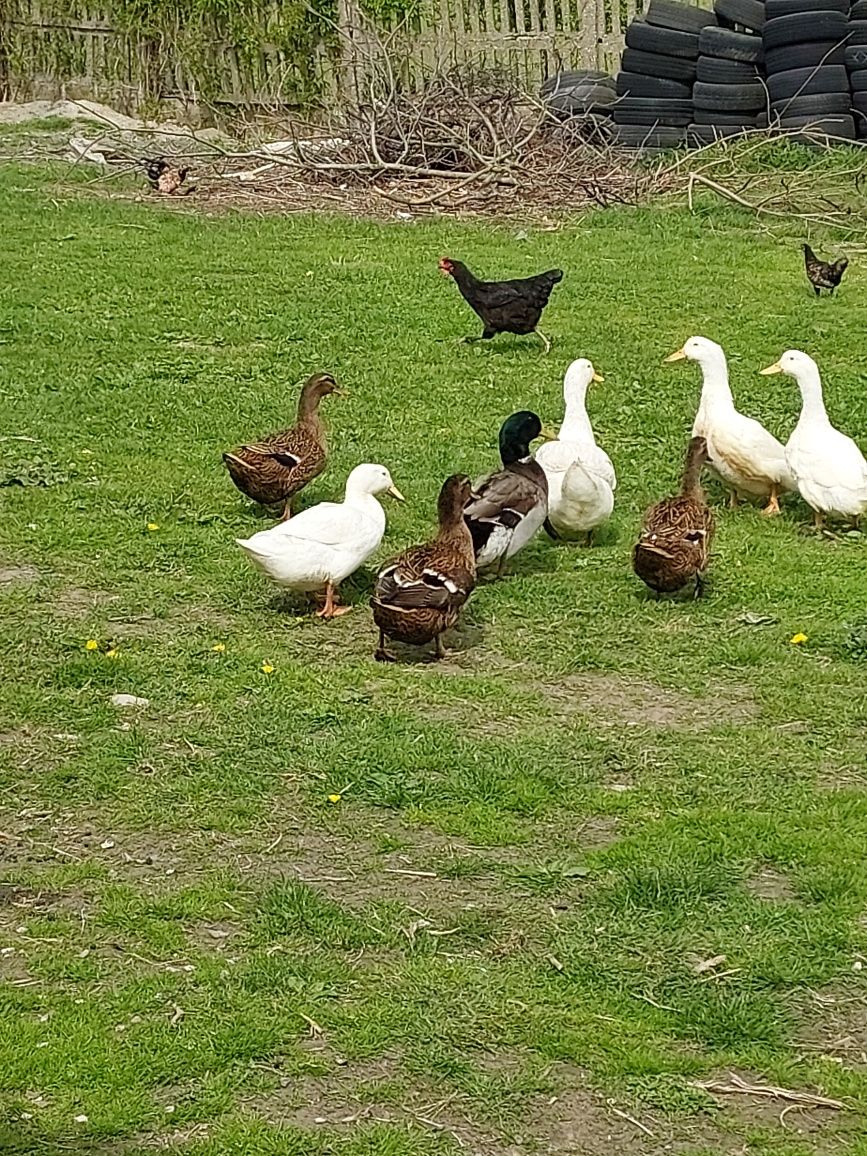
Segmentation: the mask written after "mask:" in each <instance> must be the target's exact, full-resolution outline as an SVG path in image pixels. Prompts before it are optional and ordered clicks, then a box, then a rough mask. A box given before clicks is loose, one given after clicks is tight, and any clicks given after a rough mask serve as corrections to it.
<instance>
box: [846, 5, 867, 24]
mask: <svg viewBox="0 0 867 1156" xmlns="http://www.w3.org/2000/svg"><path fill="white" fill-rule="evenodd" d="M849 19H850V20H867V0H855V3H854V4H853V5H852V7H851V8H850V9H849Z"/></svg>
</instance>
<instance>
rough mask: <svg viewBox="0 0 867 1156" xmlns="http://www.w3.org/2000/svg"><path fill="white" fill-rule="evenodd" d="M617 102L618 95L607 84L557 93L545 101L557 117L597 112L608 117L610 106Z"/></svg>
mask: <svg viewBox="0 0 867 1156" xmlns="http://www.w3.org/2000/svg"><path fill="white" fill-rule="evenodd" d="M616 100H617V94H616V93H614V92H612V91H611V89H610V88H609V87H608V86H607V85H605V84H596V85H592V84H588V85H586V86H585V87H584V88H579V87H576V88H573V89H572V91H571V92H556V93H554V94H553V95H552V96H549V97H547V98H546V99H545V105H546V107H547V108H548V110H549V111H550V112H553V113H555V114H556V115H557V116H561V117H565V118H568V117H570V116H585V115H586V114H587V113H590V112H596V113H599V114H601V115H603V116H607V115H608V114H609V113H610V112H611V108H610V106H611V105H613V104H614V102H615V101H616Z"/></svg>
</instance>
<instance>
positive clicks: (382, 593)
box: [370, 474, 476, 662]
mask: <svg viewBox="0 0 867 1156" xmlns="http://www.w3.org/2000/svg"><path fill="white" fill-rule="evenodd" d="M471 495H472V485H471V483H470V479H469V478H467V477H464V476H463V474H453V475H452V476H451V477H450V478H447V479H446V481H445V483H444V484H443V487H442V489H441V490H440V496H439V501H438V503H437V509H438V514H439V532H438V533H437V536H436V537H435V538H434V539H433V541H431V542H427V543H425V545H423V546H413V547H411V548H410V549H409V550H405V551H404V553H403V554H401V555H400V556H399V557H398V558H393V559H392V560H391V561H390V562H388V563H386V565H385V566H384V567H383V568H382V570H381V571H380V572H379V575H378V576H377V579H376V585H375V587H374V591H373V597H372V598H371V600H370V605H371V606H372V608H373V621H374V622H375V623H376V625H377V626H378V627H379V646H378V648H377V650H376V659H377V661H378V662H393V661H394V658H393V657H392V655H391V654H389V652H388V651H387V650H386V648H385V639H386V637H388V638H393V639H396V640H397V641H398V642H407V643H410V644H411V645H413V646H424V645H425V643H428V642H431V641H434V642H435V644H436V657H437V658H442V657H444V655H445V650H444V649H443V643H442V636H443V634H444V632H445V631H446V630H449V629H450V628H451V627H452V626H454V624H455V623H456V622H457V620H458V616H459V615H460V612H461V607H462V606H463V605H464V603H465V602H466V600H467V599H468V598H469V596H470V594H471V593H472V590H473V587H474V586H475V584H476V560H475V552H474V550H473V539H472V535H471V534H470V531H469V529H468V527H467V524H466V522H465V521H464V507H465V506H466V504H467V502H468V501H469V500H470V497H471Z"/></svg>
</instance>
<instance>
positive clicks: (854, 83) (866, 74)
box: [849, 68, 867, 96]
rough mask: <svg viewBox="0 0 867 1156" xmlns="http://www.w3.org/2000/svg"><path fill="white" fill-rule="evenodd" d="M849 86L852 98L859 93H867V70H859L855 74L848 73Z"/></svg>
mask: <svg viewBox="0 0 867 1156" xmlns="http://www.w3.org/2000/svg"><path fill="white" fill-rule="evenodd" d="M849 85H850V87H851V89H852V95H853V96H855V95H857V94H858V93H859V92H867V68H859V69H858V71H857V72H850V73H849Z"/></svg>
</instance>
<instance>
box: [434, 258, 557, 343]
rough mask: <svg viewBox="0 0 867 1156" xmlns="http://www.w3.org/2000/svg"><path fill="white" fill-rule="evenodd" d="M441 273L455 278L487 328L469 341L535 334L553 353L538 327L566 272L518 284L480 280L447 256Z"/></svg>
mask: <svg viewBox="0 0 867 1156" xmlns="http://www.w3.org/2000/svg"><path fill="white" fill-rule="evenodd" d="M440 271H441V272H442V273H444V274H445V275H446V276H447V277H453V278H454V279H455V281H456V282H457V286H458V289H460V291H461V296H462V297H463V299H464V300H465V301H466V302H467V304H468V305H469V306H470V308H471V309H473V310H475V312H476V313H477V314H478V316H479V317H480V318H481V321H482V324H483V325H484V327H485V328H484V331H483V333H482V335H481V337H466V338H464V340H465V341H487V340H488V339H489V338H491V337H496V335H497V334H498V333H518V334H525V333H535V334H536V336H537V337H538V338H539V340H540V341H541V342H542V344H543V345H544V347H545V352H546V353H548V352H549V351H550V349H551V342H550V341H549V340H548V338H547V337H546V336H545V334H544V333H541V332H540V331H539V330H538V329H537V328H536V327H537V326H538V324H539V320H540V318H541V316H542V310H543V309H544V308H545V306H546V305H547V304H548V298H549V297H550V296H551V290H552V289H553V288H554V286H555V285H556V284H557V282H558V281H562V280H563V271H562V269H549V270H548V272H547V273H537V274H536V276H535V277H522V278H520V279H518V280H515V281H479V279H478V278H477V277H474V276H473V274H472V273H471V272H470V271H469V269H468V268H467V267H466V265H464V264H463V263H462V262H461V261H453V260H452V259H451V257H443V258H442V260H441V261H440Z"/></svg>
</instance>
